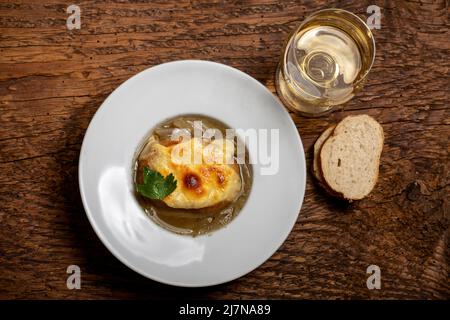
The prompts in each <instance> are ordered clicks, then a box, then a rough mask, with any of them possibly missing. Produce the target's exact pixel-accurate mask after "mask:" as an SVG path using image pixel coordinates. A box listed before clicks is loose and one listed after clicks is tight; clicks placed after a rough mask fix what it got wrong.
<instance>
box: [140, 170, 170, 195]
mask: <svg viewBox="0 0 450 320" xmlns="http://www.w3.org/2000/svg"><path fill="white" fill-rule="evenodd" d="M176 187H177V181H176V180H175V177H174V176H173V174H169V175H168V176H167V177H165V178H164V177H163V176H162V175H161V173H159V172H157V171H153V170H150V169H149V168H147V167H145V168H144V183H143V184H138V185H137V191H138V192H139V193H140V194H141V195H143V196H144V197H147V198H150V199H156V200H162V199H164V198H165V197H167V196H168V195H169V194H171V193H172V192H173V191H174V190H175V189H176Z"/></svg>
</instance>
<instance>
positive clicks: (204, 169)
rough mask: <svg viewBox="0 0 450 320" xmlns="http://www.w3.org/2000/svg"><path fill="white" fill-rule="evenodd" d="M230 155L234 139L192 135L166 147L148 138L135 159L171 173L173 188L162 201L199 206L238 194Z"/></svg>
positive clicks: (184, 206)
mask: <svg viewBox="0 0 450 320" xmlns="http://www.w3.org/2000/svg"><path fill="white" fill-rule="evenodd" d="M233 155H234V143H233V142H232V141H230V140H226V139H219V140H214V141H213V142H211V143H206V142H204V141H202V139H199V138H193V139H189V140H187V141H182V142H180V143H177V144H174V145H170V146H167V147H166V146H163V145H161V144H159V143H158V142H157V141H155V140H154V141H151V140H150V141H149V144H148V146H147V147H146V148H145V150H144V151H143V152H142V154H141V156H140V159H139V161H140V163H141V165H143V166H147V167H149V168H150V169H152V170H155V171H158V172H160V173H161V174H162V175H163V176H167V175H169V174H170V173H172V174H173V175H174V176H175V179H176V180H177V188H176V189H175V191H174V192H172V193H171V194H170V195H168V196H167V197H166V198H164V199H163V201H164V203H165V204H166V205H168V206H169V207H172V208H180V209H200V208H206V207H210V206H214V205H217V204H220V203H222V202H230V201H233V200H235V199H236V198H237V197H238V195H239V193H240V192H241V187H242V182H241V176H240V174H239V167H238V166H237V165H236V164H233V163H232V160H233Z"/></svg>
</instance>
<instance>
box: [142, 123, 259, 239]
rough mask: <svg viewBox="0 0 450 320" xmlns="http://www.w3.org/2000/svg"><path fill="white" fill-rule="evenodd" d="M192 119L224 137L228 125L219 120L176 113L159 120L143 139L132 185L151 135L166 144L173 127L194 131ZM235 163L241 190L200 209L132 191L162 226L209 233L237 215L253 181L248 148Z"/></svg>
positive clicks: (192, 234)
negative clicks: (179, 206) (230, 198)
mask: <svg viewBox="0 0 450 320" xmlns="http://www.w3.org/2000/svg"><path fill="white" fill-rule="evenodd" d="M195 120H201V121H202V124H203V127H204V128H203V129H207V128H215V129H218V130H220V131H221V133H222V135H223V137H226V134H225V130H226V129H227V128H229V127H228V126H226V125H225V124H224V123H222V122H221V121H218V120H215V119H212V118H209V117H205V116H197V115H186V116H179V117H176V118H172V119H169V120H167V121H165V122H163V123H161V124H159V125H158V126H157V127H156V128H154V129H153V130H152V132H151V133H150V135H149V136H148V137H147V138H146V139H145V142H144V143H143V145H142V147H141V148H140V149H139V152H138V153H137V157H136V160H135V165H134V169H133V178H134V182H135V185H136V184H137V183H142V181H143V173H142V172H143V166H142V165H141V164H140V161H139V159H140V156H141V153H142V151H143V150H144V149H145V147H146V146H147V144H148V141H149V140H150V138H152V137H154V138H156V139H157V140H158V141H159V142H160V143H161V144H163V145H164V144H169V143H170V141H171V140H170V134H171V133H172V131H173V129H176V128H178V129H187V130H189V131H190V132H191V134H193V121H195ZM235 142H236V141H235ZM235 159H236V151H235ZM234 165H235V166H237V170H238V171H239V174H240V176H241V190H240V193H239V194H238V196H237V197H236V199H235V200H234V201H232V202H228V203H221V204H218V205H215V206H211V207H207V208H202V209H175V208H171V207H169V206H167V205H166V204H165V203H164V202H163V201H158V200H152V199H149V198H146V197H144V196H142V195H141V194H139V193H137V192H135V195H136V198H137V200H138V202H139V204H140V205H141V206H142V208H143V209H144V210H145V212H146V213H147V215H148V216H149V217H150V218H151V219H152V220H153V221H154V222H156V223H157V224H158V225H160V226H161V227H163V228H165V229H167V230H170V231H172V232H175V233H178V234H184V235H191V236H197V235H200V234H205V233H210V232H212V231H214V230H217V229H219V228H222V227H224V226H225V225H227V224H228V223H230V222H231V221H232V220H233V219H234V218H235V217H236V216H237V215H238V213H239V211H240V210H241V209H242V207H243V206H244V204H245V202H246V201H247V198H248V196H249V193H250V189H251V185H252V167H251V165H250V164H249V156H248V152H247V150H246V153H245V163H244V164H237V163H236V164H234Z"/></svg>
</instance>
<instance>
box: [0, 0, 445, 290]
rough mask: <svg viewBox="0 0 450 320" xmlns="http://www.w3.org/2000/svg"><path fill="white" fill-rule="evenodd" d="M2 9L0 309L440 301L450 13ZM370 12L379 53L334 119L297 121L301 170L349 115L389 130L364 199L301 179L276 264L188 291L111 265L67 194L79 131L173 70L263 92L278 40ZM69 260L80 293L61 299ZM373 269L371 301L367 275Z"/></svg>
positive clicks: (197, 5) (47, 4)
mask: <svg viewBox="0 0 450 320" xmlns="http://www.w3.org/2000/svg"><path fill="white" fill-rule="evenodd" d="M69 4H70V2H68V1H62V0H45V1H33V0H30V1H23V0H21V1H19V0H0V124H1V125H0V174H1V175H0V298H4V299H12V298H15V299H25V298H31V299H39V298H43V299H53V298H67V299H83V298H84V299H91V298H94V299H98V298H102V299H103V298H139V299H140V298H174V297H188V298H229V299H240V298H250V299H253V298H295V299H314V298H325V299H349V298H362V299H366V298H367V299H378V298H394V299H397V298H399V299H417V298H420V299H421V298H424V299H449V298H450V284H449V252H450V250H449V224H450V223H449V222H450V214H449V192H450V187H449V172H450V161H449V160H450V159H449V136H450V111H449V88H450V82H449V67H450V59H449V58H450V35H449V20H448V17H449V13H450V11H449V8H448V2H447V1H446V0H436V1H432V0H423V1H421V0H417V1H388V0H385V1H379V0H371V1H324V0H322V1H317V0H314V1H312V0H311V1H270V0H263V1H230V2H229V1H219V2H215V3H212V2H210V1H190V2H180V1H173V3H168V2H165V1H151V3H146V2H144V1H130V2H129V3H128V2H126V1H118V0H117V1H104V2H103V1H77V2H76V4H78V5H79V6H80V8H81V10H82V11H81V29H80V30H72V31H69V30H67V28H66V18H67V17H68V14H67V13H66V8H67V6H68V5H69ZM371 4H377V5H378V6H380V7H381V12H382V19H381V29H380V30H374V34H375V38H376V41H377V55H376V61H375V64H374V67H373V69H372V71H371V74H370V76H369V79H368V82H367V85H366V87H365V89H364V90H363V92H361V93H359V94H358V95H357V97H356V98H354V99H353V100H352V101H350V102H349V103H347V104H346V107H345V111H343V112H335V113H333V114H332V115H330V116H328V117H323V118H319V119H308V118H302V117H298V116H296V115H294V114H291V115H292V118H293V120H294V121H295V123H296V125H297V127H298V130H299V132H300V134H301V137H302V140H303V144H304V146H305V149H306V150H307V151H308V152H307V160H308V164H310V161H311V152H310V151H311V147H312V145H313V143H314V141H315V139H316V138H317V137H318V135H319V134H320V133H321V132H322V131H323V130H324V129H325V128H326V127H327V126H329V125H330V124H332V123H334V122H336V121H337V120H338V119H340V118H342V117H343V116H344V115H346V114H359V113H367V114H370V115H372V116H374V117H375V118H376V119H377V120H378V121H379V122H380V123H381V124H382V125H383V128H384V130H385V133H386V141H385V145H384V151H383V155H382V161H381V172H380V179H379V182H378V184H377V186H376V189H375V190H374V191H373V192H372V193H371V194H370V196H369V197H368V198H367V199H365V200H362V201H359V202H356V203H353V204H351V205H346V204H345V203H340V202H337V201H335V200H333V199H331V198H329V197H328V196H326V195H325V194H323V192H322V191H321V190H320V189H319V188H318V187H317V186H316V185H315V184H314V181H313V180H312V178H311V175H309V177H308V181H307V190H306V196H305V200H304V203H303V207H302V209H301V212H300V216H299V219H298V221H297V223H296V225H295V227H294V229H293V230H292V232H291V234H290V236H289V237H288V239H287V241H286V242H285V243H284V245H283V246H282V247H281V248H280V249H279V250H278V252H277V253H276V254H275V255H274V256H273V257H272V258H271V259H269V260H268V261H267V262H266V263H264V264H263V265H262V266H261V267H260V268H258V269H257V270H255V271H253V272H251V273H250V274H248V275H246V276H244V277H242V278H240V279H238V280H235V281H233V282H230V283H227V284H224V285H220V286H215V287H210V288H202V289H183V288H176V287H170V286H166V285H162V284H159V283H156V282H153V281H151V280H148V279H146V278H144V277H142V276H140V275H138V274H136V273H134V272H133V271H131V270H130V269H128V268H127V267H125V266H124V265H123V264H122V263H120V262H119V261H118V260H116V259H115V258H114V257H113V256H112V254H110V253H109V251H108V250H107V249H106V248H105V247H104V246H103V244H102V243H101V242H100V240H99V239H98V238H97V236H96V235H95V233H94V231H93V229H92V227H91V226H90V224H89V222H88V220H87V218H86V215H85V212H84V209H83V206H82V203H81V200H80V195H79V191H78V180H77V170H78V156H79V151H80V146H81V142H82V139H83V136H84V133H85V130H86V128H87V126H88V124H89V121H90V120H91V118H92V116H93V115H94V113H95V111H96V110H97V108H98V107H99V106H100V104H101V103H102V101H103V100H104V99H105V98H106V97H107V96H108V95H109V94H110V93H111V92H112V90H114V88H116V87H117V86H118V85H119V84H120V83H122V82H123V81H125V80H126V79H127V78H129V77H131V76H132V75H134V74H135V73H137V72H139V71H141V70H144V69H146V68H148V67H150V66H153V65H156V64H159V63H162V62H167V61H172V60H179V59H205V60H213V61H217V62H221V63H225V64H228V65H231V66H233V67H236V68H239V69H241V70H242V71H244V72H246V73H248V74H250V75H251V76H253V77H255V78H256V79H258V80H259V81H260V82H262V83H263V84H264V85H266V86H267V87H268V88H269V89H270V90H272V91H275V90H274V74H275V68H276V65H277V61H278V58H279V55H280V49H281V47H282V44H283V41H284V40H285V38H286V37H287V35H288V34H289V32H290V31H291V30H293V28H295V26H296V25H297V24H298V23H299V22H300V21H301V20H302V19H303V18H304V17H306V16H307V15H309V14H310V13H312V12H314V11H316V10H319V9H323V8H329V7H338V8H344V9H347V10H350V11H352V12H355V13H357V14H359V15H360V16H361V17H367V16H368V14H367V13H366V8H367V6H368V5H371ZM71 264H77V265H79V266H80V267H81V271H82V289H81V290H68V289H67V288H66V277H67V274H66V268H67V266H68V265H71ZM371 264H376V265H378V266H379V267H380V268H381V280H382V288H381V290H368V289H367V287H366V279H367V277H368V275H367V274H366V269H367V267H368V266H369V265H371Z"/></svg>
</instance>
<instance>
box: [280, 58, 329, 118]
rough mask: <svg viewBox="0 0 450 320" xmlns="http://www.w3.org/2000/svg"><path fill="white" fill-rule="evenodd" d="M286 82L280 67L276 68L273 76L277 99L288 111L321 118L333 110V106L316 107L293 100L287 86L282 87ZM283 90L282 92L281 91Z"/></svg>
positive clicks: (292, 95)
mask: <svg viewBox="0 0 450 320" xmlns="http://www.w3.org/2000/svg"><path fill="white" fill-rule="evenodd" d="M285 82H286V80H285V79H284V78H283V74H282V72H281V69H280V65H278V67H277V71H276V76H275V87H276V90H277V94H278V97H279V98H280V100H281V102H282V103H283V104H284V105H285V107H286V108H288V109H289V110H290V111H292V112H294V113H295V114H298V115H301V116H304V117H309V118H315V117H322V116H324V115H327V114H329V113H331V112H332V111H333V110H334V106H329V107H318V106H317V105H313V104H308V103H307V102H306V101H300V99H295V97H294V94H293V93H292V92H291V90H289V88H288V87H287V86H284V87H283V84H284V83H285ZM283 88H284V90H283Z"/></svg>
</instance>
